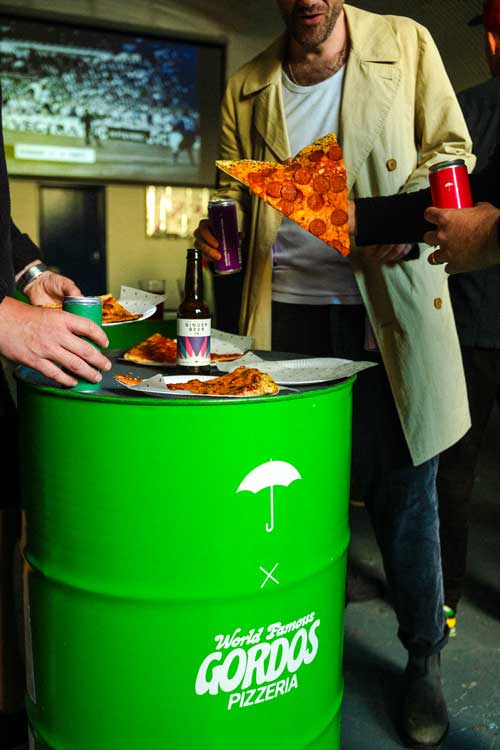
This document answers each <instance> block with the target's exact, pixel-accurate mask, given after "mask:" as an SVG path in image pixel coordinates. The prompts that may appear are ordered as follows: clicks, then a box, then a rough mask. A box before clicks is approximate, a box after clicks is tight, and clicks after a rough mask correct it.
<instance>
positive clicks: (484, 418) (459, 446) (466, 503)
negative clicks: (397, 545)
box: [437, 347, 500, 610]
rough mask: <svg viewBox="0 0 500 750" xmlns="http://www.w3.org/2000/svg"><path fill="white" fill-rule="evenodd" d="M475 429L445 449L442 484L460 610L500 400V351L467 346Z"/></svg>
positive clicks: (447, 552) (445, 533)
mask: <svg viewBox="0 0 500 750" xmlns="http://www.w3.org/2000/svg"><path fill="white" fill-rule="evenodd" d="M462 358H463V363H464V370H465V377H466V381H467V393H468V396H469V408H470V412H471V421H472V427H471V429H470V430H469V431H468V432H467V433H466V435H464V437H463V438H462V439H461V440H459V441H458V443H456V444H455V445H453V446H452V447H451V448H449V449H448V450H447V451H445V452H444V453H442V454H441V456H440V459H439V470H438V479H437V488H438V496H439V515H440V521H441V531H440V534H441V550H442V558H443V577H444V592H445V594H444V598H445V602H446V604H448V605H449V606H450V607H452V608H453V609H455V610H456V608H457V605H458V602H459V600H460V598H461V596H462V591H463V585H464V580H465V574H466V563H467V548H468V538H469V517H470V500H471V494H472V487H473V484H474V479H475V473H476V466H477V461H478V457H479V453H480V450H481V443H482V440H483V437H484V432H485V429H486V426H487V424H488V420H489V418H490V415H491V411H492V409H493V406H494V405H495V402H496V403H497V404H499V403H500V350H499V349H475V348H472V347H462Z"/></svg>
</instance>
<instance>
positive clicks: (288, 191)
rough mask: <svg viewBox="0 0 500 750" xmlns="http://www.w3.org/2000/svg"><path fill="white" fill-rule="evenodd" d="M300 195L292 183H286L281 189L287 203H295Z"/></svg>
mask: <svg viewBox="0 0 500 750" xmlns="http://www.w3.org/2000/svg"><path fill="white" fill-rule="evenodd" d="M298 194H299V191H298V190H297V188H296V187H295V185H292V183H291V182H285V183H284V185H282V187H281V197H282V198H283V199H284V200H286V201H294V200H295V199H296V198H297V196H298Z"/></svg>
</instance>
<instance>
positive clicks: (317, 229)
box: [309, 219, 326, 237]
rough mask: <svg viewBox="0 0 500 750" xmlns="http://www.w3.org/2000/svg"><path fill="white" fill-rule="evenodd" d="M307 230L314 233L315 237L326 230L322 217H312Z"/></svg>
mask: <svg viewBox="0 0 500 750" xmlns="http://www.w3.org/2000/svg"><path fill="white" fill-rule="evenodd" d="M309 231H310V232H311V234H314V235H315V237H321V235H322V234H324V233H325V232H326V224H325V222H324V221H323V219H313V220H312V221H311V223H310V224H309Z"/></svg>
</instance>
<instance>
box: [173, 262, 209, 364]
mask: <svg viewBox="0 0 500 750" xmlns="http://www.w3.org/2000/svg"><path fill="white" fill-rule="evenodd" d="M210 323H211V321H210V310H209V308H208V305H206V304H205V303H204V301H203V268H202V265H201V253H200V251H199V250H195V249H194V248H190V249H189V250H188V251H187V261H186V280H185V283H184V299H183V300H182V302H181V304H180V305H179V307H178V309H177V364H178V365H179V366H180V367H182V370H183V372H186V373H188V374H190V375H191V374H193V375H200V374H208V373H209V372H210Z"/></svg>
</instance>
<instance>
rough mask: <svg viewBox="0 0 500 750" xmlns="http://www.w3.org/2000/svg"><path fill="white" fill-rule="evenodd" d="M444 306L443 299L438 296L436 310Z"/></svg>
mask: <svg viewBox="0 0 500 750" xmlns="http://www.w3.org/2000/svg"><path fill="white" fill-rule="evenodd" d="M442 306H443V300H442V299H441V297H436V299H435V300H434V307H435V308H436V310H441V308H442Z"/></svg>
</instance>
